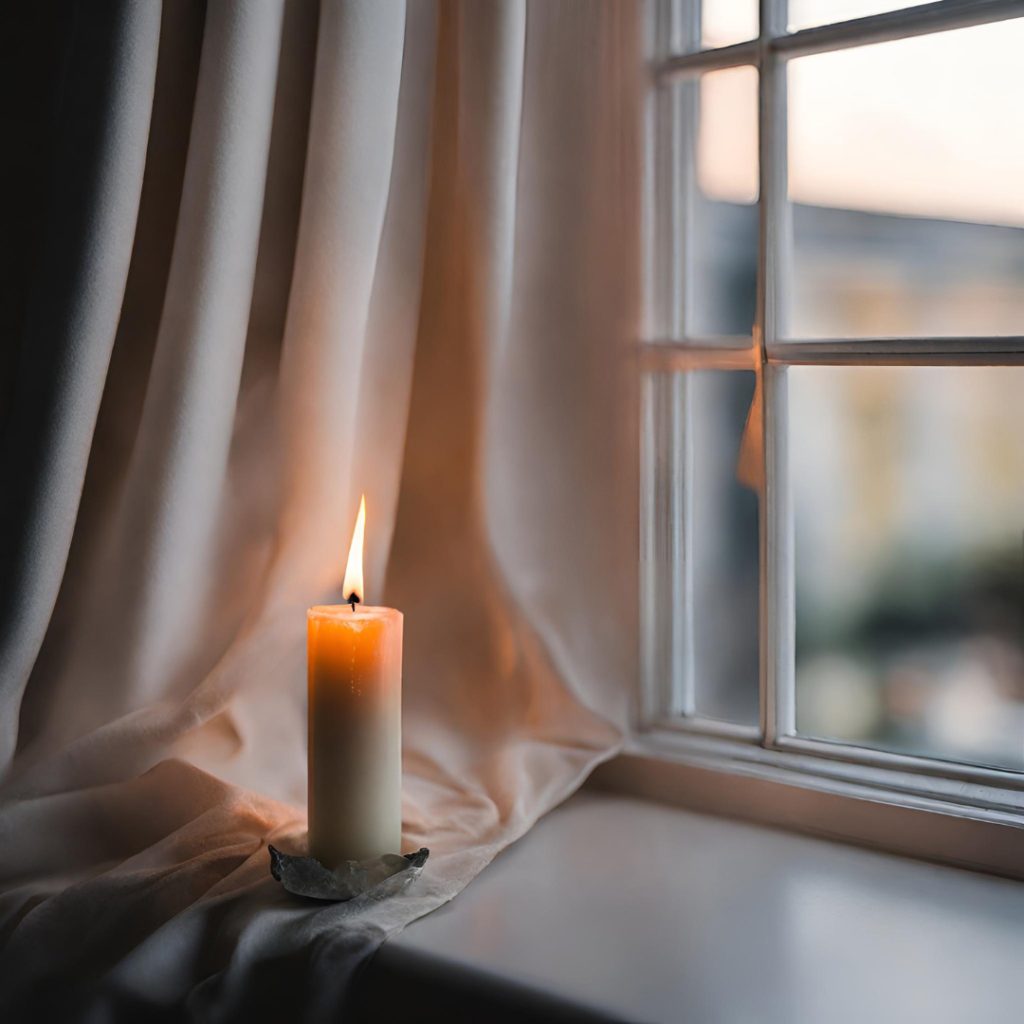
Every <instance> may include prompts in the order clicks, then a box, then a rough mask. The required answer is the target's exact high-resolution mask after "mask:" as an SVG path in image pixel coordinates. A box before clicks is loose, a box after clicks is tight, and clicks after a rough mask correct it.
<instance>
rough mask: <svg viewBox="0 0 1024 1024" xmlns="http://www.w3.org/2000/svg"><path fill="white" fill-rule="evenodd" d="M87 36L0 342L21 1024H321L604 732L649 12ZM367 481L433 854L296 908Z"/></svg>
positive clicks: (619, 660)
mask: <svg viewBox="0 0 1024 1024" xmlns="http://www.w3.org/2000/svg"><path fill="white" fill-rule="evenodd" d="M66 17H67V18H68V19H70V21H71V24H70V25H67V24H65V25H62V26H61V31H62V35H61V43H60V46H58V47H56V52H54V53H51V54H50V57H49V60H50V62H51V64H52V65H53V67H54V69H55V70H57V71H59V72H60V78H59V80H58V81H57V84H55V85H53V84H52V83H51V85H52V89H53V96H54V99H53V102H52V104H51V106H50V107H48V108H47V109H48V111H49V114H48V117H49V120H48V121H47V131H48V132H49V133H50V143H51V145H50V150H49V152H50V154H51V155H50V158H49V163H48V166H47V175H46V176H45V178H44V179H43V185H42V186H40V196H41V200H40V201H41V202H42V204H43V205H42V208H41V209H39V210H38V211H34V212H33V219H32V231H33V232H34V234H33V235H32V237H33V238H34V242H33V248H32V250H31V252H30V253H29V254H28V256H26V259H27V260H28V265H27V270H26V274H25V276H26V281H28V282H29V286H27V289H26V291H25V293H24V295H23V296H22V301H21V304H20V306H19V307H18V311H17V312H18V316H17V317H13V318H12V317H8V326H7V327H6V328H5V329H6V330H7V332H8V336H9V339H10V346H11V348H10V351H11V353H12V355H11V357H10V358H9V360H8V361H7V362H6V363H5V366H8V367H10V368H11V376H10V382H11V385H10V387H8V388H6V389H5V390H4V392H3V395H2V400H3V402H4V403H5V404H4V406H3V409H2V412H3V419H2V421H0V423H2V427H3V430H4V435H3V445H4V447H3V459H4V462H3V465H2V467H0V469H2V474H3V477H2V478H3V480H4V481H5V483H6V484H7V488H6V493H5V495H4V509H3V525H4V531H3V538H2V540H0V544H2V545H3V547H2V551H0V554H2V558H3V561H2V567H3V571H4V584H3V591H4V593H3V597H2V612H3V619H2V623H0V673H2V675H0V771H2V773H3V774H2V782H0V943H2V948H0V960H2V964H3V969H2V972H0V1006H3V1005H5V1004H6V1005H7V1006H8V1007H9V1012H11V1013H14V1014H18V1013H20V1014H23V1015H25V1016H29V1015H30V1014H35V1015H38V1014H40V1013H42V1012H43V1011H44V1010H49V1011H51V1012H52V1013H54V1014H57V1013H65V1014H69V1015H70V1014H72V1013H81V1012H84V1011H86V1010H87V1009H88V1010H92V1011H94V1012H99V1011H98V1010H97V1008H98V1007H102V1008H104V1009H105V1010H106V1012H108V1013H109V1014H111V1015H112V1016H113V1017H114V1018H115V1019H119V1017H120V1016H125V1017H127V1018H129V1019H134V1017H133V1015H137V1014H139V1013H140V1012H142V1011H144V1010H145V1011H151V1010H161V1011H162V1012H164V1013H167V1014H170V1015H171V1019H176V1018H175V1017H173V1014H175V1013H179V1012H180V1013H181V1014H185V1013H191V1014H195V1015H197V1016H199V1017H200V1018H201V1019H218V1018H226V1017H228V1016H230V1015H232V1014H234V1013H237V1012H241V1011H245V1010H248V1011H259V1012H260V1013H262V1014H264V1015H270V1016H272V1015H273V1013H274V1012H275V1011H274V1008H275V1007H278V1008H279V1009H280V1013H281V1014H283V1016H282V1017H281V1018H280V1019H291V1020H296V1019H300V1018H302V1017H303V1016H304V1015H305V1016H307V1017H308V1018H309V1019H317V1018H319V1017H324V1018H327V1017H330V1018H331V1019H334V1017H335V1015H336V1013H337V1009H338V1007H339V1005H340V1004H341V1000H342V998H343V995H344V992H345V991H346V987H347V985H348V983H349V981H350V979H351V975H352V972H353V971H354V969H355V968H356V967H357V966H358V965H359V963H360V962H361V961H362V960H363V959H364V958H365V956H366V955H367V954H368V953H369V952H371V951H372V950H373V949H374V948H375V946H376V944H377V943H378V942H379V941H381V940H382V939H383V938H385V937H386V936H387V935H388V934H390V933H392V932H394V931H395V930H397V929H399V928H401V927H402V926H403V925H404V924H406V923H408V922H409V921H411V920H413V919H415V918H416V917H418V916H420V915H422V914H424V913H426V912H428V911H429V910H431V909H433V908H435V907H436V906H438V905H439V904H441V903H443V902H444V901H446V900H448V899H450V898H451V897H452V896H453V895H455V894H456V893H457V892H458V891H459V889H460V888H462V887H463V886H464V885H465V884H466V883H467V882H468V881H469V880H470V879H471V878H472V877H473V876H474V875H475V874H476V873H477V872H479V871H480V870H481V868H483V867H484V866H485V865H486V864H487V862H488V861H489V860H490V859H491V858H492V857H493V856H494V855H495V854H496V853H497V852H498V851H499V850H500V849H501V848H502V847H503V846H505V845H506V844H508V843H509V842H511V841H512V840H514V839H515V838H517V837H518V836H520V835H521V834H522V833H523V832H524V831H526V830H527V829H528V828H529V827H530V825H531V824H532V823H533V822H534V821H535V820H536V818H537V817H538V816H539V815H541V814H543V813H544V812H545V811H546V810H548V809H549V808H551V807H552V806H553V805H554V804H556V803H557V802H558V801H560V800H561V799H563V798H564V797H565V796H566V795H568V794H569V793H570V792H572V790H573V789H574V788H575V787H576V786H577V785H578V784H579V783H580V781H581V780H582V779H583V778H585V776H586V775H587V773H588V772H589V770H590V769H591V768H592V767H593V766H594V765H595V764H596V763H597V762H599V761H600V760H602V759H604V758H606V757H608V756H610V755H611V754H612V753H614V752H615V750H616V749H617V747H618V745H619V743H620V736H621V726H622V725H623V724H624V722H625V721H626V718H627V716H628V713H629V707H628V694H629V692H630V686H631V683H632V681H633V678H634V676H635V666H636V633H637V629H636V594H635V579H636V575H637V571H636V570H637V566H636V551H637V545H636V523H635V507H636V486H635V479H634V474H635V452H636V437H635V424H636V421H637V416H636V410H635V400H634V396H635V392H636V388H635V377H636V372H637V371H636V366H635V362H634V359H633V357H632V355H631V352H632V347H631V343H632V341H633V337H634V334H635V331H636V321H635V299H636V290H637V289H636V281H637V275H638V259H637V257H638V245H637V234H638V211H637V201H636V200H637V183H636V163H637V160H636V156H637V139H636V119H637V100H636V96H637V88H636V86H637V81H638V73H639V66H638V55H639V44H638V39H637V36H638V25H637V22H638V18H639V5H634V4H633V3H621V2H615V0H604V2H595V0H580V2H575V3H570V2H552V0H538V2H535V3H520V2H504V0H501V2H499V0H487V2H483V0H481V2H471V0H467V2H464V3H457V2H444V0H442V2H440V3H434V2H431V0H416V2H410V3H408V4H403V3H400V2H394V0H388V2H381V0H364V2H354V0H345V2H342V0H323V2H322V3H321V4H320V5H319V7H318V5H316V4H315V3H311V2H305V0H294V2H286V3H281V2H278V0H254V2H245V3H242V2H229V0H208V2H207V3H205V4H203V3H200V2H198V0H195V2H193V0H165V2H164V4H163V7H162V9H161V6H160V4H158V3H156V2H140V0H135V2H123V3H116V2H115V3H109V4H106V3H104V4H85V3H78V4H75V3H69V4H68V5H67V12H66ZM45 27H46V26H43V28H45ZM34 28H35V30H38V29H39V26H38V25H37V26H34ZM30 42H31V33H29V35H28V36H27V37H26V45H29V43H30ZM90 118H91V120H90ZM26 237H28V229H27V228H26ZM361 491H365V492H366V495H367V506H368V525H367V543H368V552H367V584H368V591H369V594H368V596H369V598H370V600H371V601H373V602H375V603H387V604H391V605H394V606H395V607H398V608H400V609H401V610H402V611H403V612H404V613H405V623H406V643H405V669H404V708H403V713H404V721H405V728H404V755H403V761H404V808H403V810H404V842H405V844H406V846H407V848H410V849H411V848H416V847H419V846H421V845H424V846H428V847H430V849H431V851H432V855H431V859H430V861H429V862H428V865H427V869H426V871H425V873H424V875H423V876H422V877H421V878H420V879H419V880H418V881H417V883H416V884H415V886H413V887H412V888H411V889H410V890H408V891H407V892H406V893H405V894H404V895H403V896H401V897H399V898H396V899H394V900H391V901H389V902H385V903H380V904H377V905H373V906H370V907H352V906H347V905H330V906H324V907H320V906H312V907H311V906H309V905H307V904H303V903H298V902H296V901H294V900H293V899H291V898H289V897H288V896H287V895H286V894H285V893H283V891H281V890H280V888H279V887H278V886H277V885H276V883H274V882H273V881H272V880H271V879H270V877H269V872H268V855H267V850H266V846H267V843H268V841H269V842H275V843H279V844H281V845H283V846H286V847H287V846H288V844H289V842H291V843H300V842H301V837H302V835H303V833H304V829H305V814H304V805H305V763H306V762H305V756H306V755H305V662H304V659H305V647H304V645H305V614H304V611H305V608H306V607H307V606H308V605H311V604H314V603H321V602H327V601H331V600H337V599H338V597H339V589H340V583H341V575H342V570H343V568H344V566H343V563H344V555H345V551H346V548H347V543H348V539H349V534H350V531H351V526H352V522H353V520H354V515H355V508H356V504H357V503H358V499H359V494H360V492H361ZM9 1019H10V1018H9ZM39 1019H42V1018H39Z"/></svg>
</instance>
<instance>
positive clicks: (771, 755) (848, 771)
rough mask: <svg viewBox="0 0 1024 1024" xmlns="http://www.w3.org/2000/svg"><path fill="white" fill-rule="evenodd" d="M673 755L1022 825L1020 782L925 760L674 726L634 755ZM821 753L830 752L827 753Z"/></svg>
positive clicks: (664, 726) (657, 731) (654, 732)
mask: <svg viewBox="0 0 1024 1024" xmlns="http://www.w3.org/2000/svg"><path fill="white" fill-rule="evenodd" d="M638 748H639V749H648V750H651V751H652V752H653V751H655V750H657V749H659V748H661V749H662V750H664V751H665V752H671V751H672V750H673V749H675V750H678V751H679V752H680V753H681V754H684V756H686V755H687V754H688V755H690V756H694V757H696V758H701V759H703V758H709V759H715V760H718V761H720V763H722V766H723V767H724V768H727V769H733V770H742V768H743V766H744V764H749V765H751V766H764V767H769V766H773V767H777V768H780V769H783V770H787V771H795V772H799V773H800V774H802V775H804V776H805V777H806V778H807V779H808V780H814V779H818V780H822V781H824V780H828V779H833V780H837V781H842V782H844V783H846V784H849V785H856V786H863V787H866V788H868V789H875V791H876V794H877V795H880V794H881V792H882V791H883V790H884V791H888V792H890V793H899V794H904V795H905V796H914V797H918V798H924V799H944V800H950V801H953V802H956V803H960V804H962V805H964V806H969V807H974V808H978V809H979V810H983V811H987V812H988V814H990V815H991V816H992V817H994V818H999V819H1002V820H1003V821H1005V822H1007V823H1008V824H1014V825H1017V826H1021V825H1022V824H1024V817H1022V814H1024V793H1022V792H1021V787H1020V786H1019V785H1018V784H1017V783H1018V779H1019V778H1020V776H1016V777H1015V776H1014V774H1013V773H1011V772H994V771H988V770H986V769H984V768H978V769H976V770H975V771H973V772H972V771H971V768H970V766H965V765H956V764H945V763H943V762H938V761H930V760H928V759H927V758H914V757H905V758H904V757H900V756H899V755H895V754H893V755H889V759H888V760H885V759H884V755H883V756H882V757H879V758H877V759H875V758H865V757H861V756H860V755H862V754H870V753H881V752H871V751H865V750H864V749H863V748H858V747H843V746H841V745H840V744H828V743H822V742H815V741H813V740H804V739H797V738H796V737H786V738H785V739H784V740H780V742H779V743H778V744H777V745H776V746H775V747H765V746H761V745H760V744H759V743H757V742H753V743H752V742H748V741H746V740H745V739H744V740H738V739H736V738H733V737H729V736H715V735H711V734H708V733H697V732H695V731H694V730H692V729H685V728H682V727H680V726H679V725H678V724H671V725H670V724H668V723H665V722H657V723H654V724H652V726H651V727H650V728H649V729H648V730H647V731H646V732H644V733H641V734H640V735H639V736H638V737H637V739H636V741H635V744H634V747H633V749H634V750H636V749H638ZM821 748H832V749H830V750H827V749H821Z"/></svg>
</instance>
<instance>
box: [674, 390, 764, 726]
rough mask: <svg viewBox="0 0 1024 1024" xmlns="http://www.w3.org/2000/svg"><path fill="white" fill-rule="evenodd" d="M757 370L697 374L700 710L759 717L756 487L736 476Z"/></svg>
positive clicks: (692, 421) (741, 718) (694, 433)
mask: <svg viewBox="0 0 1024 1024" xmlns="http://www.w3.org/2000/svg"><path fill="white" fill-rule="evenodd" d="M753 395H754V374H753V373H752V372H750V371H745V370H738V371H700V372H696V373H692V374H690V380H689V390H688V401H689V403H690V417H689V425H690V430H691V437H692V446H693V447H692V455H691V458H692V474H691V482H692V496H691V505H690V507H691V514H692V516H693V532H692V542H691V543H692V551H693V555H692V562H693V616H694V619H693V647H694V678H695V696H696V707H697V713H698V714H700V715H704V716H707V717H709V718H718V719H723V720H725V721H731V722H739V723H741V724H744V725H755V724H756V723H757V721H758V657H757V613H758V554H757V552H758V525H757V495H756V494H755V493H754V492H753V491H751V490H750V489H749V488H747V487H744V486H743V485H742V484H741V483H740V482H739V481H738V480H737V478H736V467H737V460H738V457H739V449H740V439H741V437H742V434H743V425H744V423H745V422H746V417H747V411H748V409H749V408H750V401H751V399H752V398H753Z"/></svg>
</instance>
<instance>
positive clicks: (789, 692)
mask: <svg viewBox="0 0 1024 1024" xmlns="http://www.w3.org/2000/svg"><path fill="white" fill-rule="evenodd" d="M787 22H788V0H760V34H759V47H758V49H759V54H760V59H759V71H760V92H759V96H760V102H759V111H758V113H759V117H758V157H759V160H758V163H759V174H760V211H759V215H760V238H759V247H758V296H757V316H756V323H755V328H754V329H755V336H756V338H755V340H756V346H757V348H758V350H759V354H760V364H761V369H760V380H761V388H762V391H761V394H762V403H761V428H762V438H763V460H764V461H763V473H762V484H761V495H760V497H761V502H760V547H761V587H760V590H761V608H760V630H759V631H760V648H761V730H762V735H763V738H764V742H765V744H766V745H767V746H773V745H774V744H775V743H776V742H777V740H778V738H779V737H780V736H784V735H787V734H789V733H790V732H792V720H793V670H792V658H793V581H792V576H793V571H792V554H793V550H792V538H793V525H792V519H791V508H790V500H789V486H788V477H787V474H786V450H785V444H786V405H785V370H784V369H782V368H775V367H769V366H768V364H767V352H768V348H769V346H771V345H772V344H774V343H775V341H776V340H778V338H779V337H780V336H783V335H784V332H785V322H784V321H785V316H786V310H787V302H786V288H787V284H788V281H787V272H786V267H787V264H788V257H789V252H790V236H791V230H790V217H789V202H788V196H787V135H786V116H787V109H786V65H785V62H784V61H783V60H780V59H779V57H778V56H777V54H776V53H775V52H774V50H773V48H772V45H771V40H772V39H773V38H774V37H777V36H781V35H783V34H784V33H785V32H786V27H787Z"/></svg>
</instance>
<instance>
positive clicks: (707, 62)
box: [654, 39, 758, 78]
mask: <svg viewBox="0 0 1024 1024" xmlns="http://www.w3.org/2000/svg"><path fill="white" fill-rule="evenodd" d="M757 58H758V42H757V40H756V39H751V40H749V41H748V42H745V43H733V45H732V46H719V47H716V48H715V49H713V50H697V51H695V52H694V53H680V54H677V55H676V56H674V57H667V58H666V59H665V60H661V61H658V62H657V64H655V66H654V73H655V75H656V76H657V77H658V78H688V77H690V76H692V75H699V74H702V73H703V72H705V71H721V70H722V68H736V67H740V66H741V65H743V64H756V63H757Z"/></svg>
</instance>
